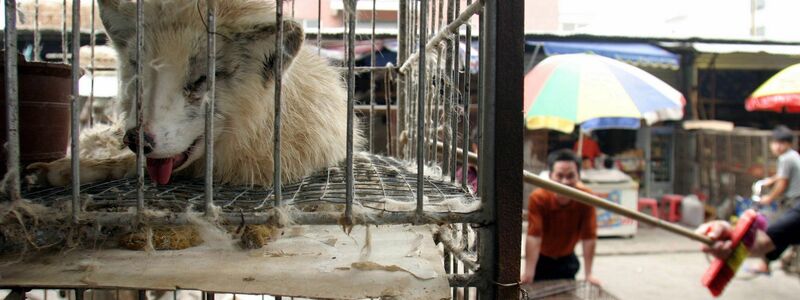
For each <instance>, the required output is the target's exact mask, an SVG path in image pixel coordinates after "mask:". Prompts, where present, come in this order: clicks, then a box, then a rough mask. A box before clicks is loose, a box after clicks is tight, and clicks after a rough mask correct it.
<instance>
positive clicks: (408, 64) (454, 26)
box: [400, 0, 487, 73]
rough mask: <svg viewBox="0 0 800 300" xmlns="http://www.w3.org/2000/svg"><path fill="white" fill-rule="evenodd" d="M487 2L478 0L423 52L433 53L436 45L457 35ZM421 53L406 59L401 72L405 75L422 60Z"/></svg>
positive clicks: (440, 32)
mask: <svg viewBox="0 0 800 300" xmlns="http://www.w3.org/2000/svg"><path fill="white" fill-rule="evenodd" d="M485 1H487V0H478V1H475V3H472V4H471V5H470V6H468V7H467V8H466V9H465V10H464V11H463V12H461V14H459V15H458V18H456V19H455V20H453V22H450V23H449V24H447V26H446V27H445V28H444V29H442V30H441V31H439V33H437V34H436V36H434V37H433V38H431V39H430V40H428V41H427V44H426V46H425V48H421V49H423V50H422V51H431V50H432V49H433V48H434V47H436V45H438V44H439V43H441V42H442V40H444V39H445V38H447V36H448V35H451V34H453V33H456V31H457V30H458V27H459V26H461V25H463V24H464V23H466V22H467V21H469V19H470V17H472V15H475V14H477V13H478V12H479V11H480V10H481V9H482V8H483V5H484V2H485ZM422 2H425V1H424V0H423V1H422ZM421 41H422V40H421V39H420V43H422V42H421ZM420 53H421V52H416V53H414V54H412V55H411V56H409V57H408V58H407V59H406V61H405V63H403V65H402V66H401V67H400V72H402V73H405V72H406V70H408V69H409V68H411V64H413V63H414V62H416V61H417V60H419V59H421V57H420Z"/></svg>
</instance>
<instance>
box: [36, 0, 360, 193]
mask: <svg viewBox="0 0 800 300" xmlns="http://www.w3.org/2000/svg"><path fill="white" fill-rule="evenodd" d="M98 2H99V5H100V15H101V18H102V21H103V25H104V26H105V28H106V32H107V34H108V36H109V37H110V39H111V41H112V43H113V46H114V48H115V50H116V51H117V53H118V60H119V69H118V70H119V76H120V82H119V91H120V92H119V95H118V96H119V100H120V108H119V109H120V110H121V112H122V114H121V115H122V116H124V117H123V118H124V120H121V121H120V122H118V124H115V125H114V126H115V128H117V130H114V128H109V129H104V130H87V131H86V132H85V134H83V135H82V136H81V138H80V140H81V147H82V149H81V154H80V159H81V182H82V183H86V182H93V181H94V182H96V181H103V180H109V179H116V178H119V177H123V176H132V175H134V174H135V159H136V158H135V154H134V152H132V151H136V149H138V147H137V146H138V145H137V139H136V136H137V133H138V132H137V129H136V118H135V112H134V109H135V108H134V97H135V92H136V90H135V88H136V87H135V82H134V76H135V68H136V61H135V58H136V57H135V55H136V35H135V33H136V27H135V26H136V23H135V10H136V4H135V2H129V1H124V0H123V1H120V0H99V1H98ZM205 11H206V9H205V1H197V0H170V1H160V0H146V1H145V2H144V15H145V19H144V20H143V23H144V28H143V30H144V31H143V36H144V41H143V45H144V51H143V53H142V54H141V59H142V64H143V69H144V72H143V73H142V74H141V78H142V82H143V94H142V113H143V125H142V128H143V131H144V132H143V135H144V137H145V138H144V142H145V144H144V145H143V147H144V154H145V156H146V158H147V171H148V174H149V175H150V177H151V179H153V181H155V182H157V183H159V184H166V183H168V182H169V180H170V178H171V177H172V176H173V175H175V174H181V175H187V176H194V177H199V176H203V173H204V168H205V164H204V159H203V158H204V155H205V146H204V139H205V136H204V121H205V118H204V112H205V107H206V105H207V101H206V99H207V98H208V94H207V85H208V84H209V82H208V76H207V75H208V74H207V67H206V66H207V52H206V51H207V50H206V49H207V30H206V28H207V27H206V24H205V18H206V16H205ZM277 29H278V26H277V23H276V17H275V2H274V1H272V0H225V1H217V33H218V34H217V45H216V49H215V51H216V56H217V60H216V66H217V67H216V73H215V76H216V104H215V108H214V118H215V128H214V132H213V135H214V141H215V144H214V179H215V181H217V182H220V183H227V184H244V185H271V184H272V181H273V143H272V141H273V119H274V93H275V92H274V88H275V84H274V83H275V78H274V70H275V68H276V61H277V60H276V58H277V57H278V55H283V59H282V64H283V68H282V70H283V77H282V80H283V84H282V95H283V96H282V97H283V105H282V115H281V118H282V121H281V122H282V123H281V126H282V131H281V132H282V144H281V169H282V173H281V174H282V181H284V182H292V181H296V180H298V179H300V178H302V177H303V176H306V175H309V174H310V173H311V172H313V171H315V170H318V169H321V168H324V167H328V166H331V165H335V164H336V163H338V162H340V161H341V160H343V159H344V158H345V155H346V132H347V131H346V130H347V122H346V120H347V107H346V91H345V89H344V87H343V81H342V76H341V74H339V73H338V72H337V71H336V70H335V69H333V68H332V67H331V66H330V65H329V64H328V62H327V61H326V60H325V59H323V58H321V57H319V56H317V55H316V52H315V51H312V50H310V49H307V48H306V47H305V46H304V45H303V41H304V35H303V30H302V27H301V25H300V24H298V23H297V22H294V21H291V20H286V21H283V31H284V42H283V44H281V45H276V39H275V36H276V33H277ZM354 132H355V134H354V143H355V145H356V147H357V148H358V147H359V146H360V145H362V144H363V137H362V134H361V131H360V130H359V129H358V128H354ZM120 139H121V140H123V141H124V144H125V145H127V146H128V147H129V148H130V149H131V150H129V149H122V150H120V149H119V148H120V146H119V145H120V142H119V140H120ZM103 141H105V142H103ZM103 148H110V149H103ZM98 153H100V154H98ZM30 168H32V169H38V170H40V171H41V172H42V173H44V175H45V177H46V178H47V181H48V182H49V183H50V184H52V185H66V184H68V183H69V182H70V181H71V175H70V171H69V158H68V157H66V158H62V159H60V160H57V161H54V162H51V163H39V164H33V165H31V166H30Z"/></svg>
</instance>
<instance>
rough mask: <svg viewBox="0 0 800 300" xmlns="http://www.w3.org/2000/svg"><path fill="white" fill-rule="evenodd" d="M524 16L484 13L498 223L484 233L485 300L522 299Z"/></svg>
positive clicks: (485, 187)
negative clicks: (520, 291) (520, 283)
mask: <svg viewBox="0 0 800 300" xmlns="http://www.w3.org/2000/svg"><path fill="white" fill-rule="evenodd" d="M523 12H524V1H522V0H513V1H498V0H489V1H487V2H486V8H485V10H484V20H485V21H486V24H485V27H484V29H485V32H484V33H485V34H482V35H481V41H482V42H483V43H485V45H486V47H484V48H483V53H484V57H483V58H484V60H482V61H481V66H480V68H481V70H480V72H481V74H482V75H483V77H484V80H483V87H484V89H483V103H482V107H481V108H482V111H481V117H480V122H481V130H482V134H483V136H482V139H481V146H482V147H481V156H482V157H483V159H482V160H481V161H480V166H481V168H480V169H481V175H482V176H481V178H480V194H481V197H482V200H483V204H484V206H483V212H484V213H485V214H486V217H487V218H489V219H491V220H494V221H495V222H493V223H492V224H490V225H488V226H486V227H484V228H483V230H482V231H481V232H482V233H483V234H482V235H481V237H480V242H481V243H480V247H481V249H480V252H479V253H480V257H479V262H480V268H481V271H482V272H486V273H485V274H486V275H487V277H488V278H484V279H487V281H484V282H483V285H484V286H485V287H486V288H485V289H482V290H481V291H480V296H481V298H485V299H490V298H501V299H512V298H513V299H517V298H519V285H517V284H516V283H517V282H518V280H519V255H520V252H519V249H520V248H519V247H520V242H521V241H520V239H521V228H522V225H521V222H522V220H521V219H520V218H519V212H520V211H521V209H522V202H521V201H519V199H521V198H522V197H521V196H522V177H521V174H522V156H521V155H520V153H522V126H521V124H523V122H522V113H521V112H520V109H519V108H520V104H521V99H522V87H523V81H522V78H523V75H524V74H523V45H524V44H523V42H524V34H523V22H524V16H523ZM499 45H502V47H499ZM501 50H505V51H501ZM497 70H503V71H502V72H497ZM499 133H502V135H503V138H502V139H501V138H500V137H499V135H498V134H499ZM500 157H502V159H498V158H500ZM498 178H502V180H497V179H498Z"/></svg>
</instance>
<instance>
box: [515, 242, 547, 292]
mask: <svg viewBox="0 0 800 300" xmlns="http://www.w3.org/2000/svg"><path fill="white" fill-rule="evenodd" d="M541 249H542V238H541V237H536V236H530V235H528V236H526V239H525V270H523V272H522V278H520V279H519V281H520V282H522V283H531V282H533V276H535V275H536V263H537V262H539V250H541Z"/></svg>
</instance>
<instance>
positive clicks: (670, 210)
mask: <svg viewBox="0 0 800 300" xmlns="http://www.w3.org/2000/svg"><path fill="white" fill-rule="evenodd" d="M682 201H683V196H681V195H675V194H666V195H664V196H661V203H662V204H663V205H666V206H667V211H666V213H667V215H666V220H667V221H670V222H678V221H680V220H681V202H682Z"/></svg>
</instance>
